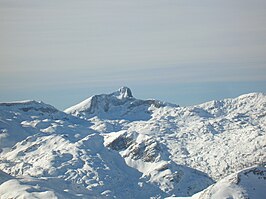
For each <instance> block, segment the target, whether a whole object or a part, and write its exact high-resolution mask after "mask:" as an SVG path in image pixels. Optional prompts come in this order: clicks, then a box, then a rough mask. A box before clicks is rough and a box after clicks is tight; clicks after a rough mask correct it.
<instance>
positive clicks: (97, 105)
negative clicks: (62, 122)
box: [65, 87, 177, 121]
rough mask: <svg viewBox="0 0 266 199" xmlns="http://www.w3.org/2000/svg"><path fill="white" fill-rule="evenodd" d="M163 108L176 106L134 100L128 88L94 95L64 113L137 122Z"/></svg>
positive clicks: (148, 117)
mask: <svg viewBox="0 0 266 199" xmlns="http://www.w3.org/2000/svg"><path fill="white" fill-rule="evenodd" d="M165 106H171V107H176V106H177V105H174V104H170V103H166V102H161V101H158V100H140V99H136V98H134V97H133V95H132V92H131V90H130V89H129V88H128V87H121V88H120V89H119V90H118V91H116V92H113V93H111V94H101V95H94V96H92V97H90V98H88V99H86V100H84V101H83V102H81V103H79V104H77V105H75V106H72V107H70V108H68V109H66V110H65V112H66V113H68V114H72V115H75V116H78V117H81V118H86V119H89V118H92V117H94V116H98V117H100V118H102V119H111V120H115V119H119V120H129V121H139V120H149V119H150V118H151V110H152V109H154V108H160V107H165Z"/></svg>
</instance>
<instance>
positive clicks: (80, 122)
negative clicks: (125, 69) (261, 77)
mask: <svg viewBox="0 0 266 199" xmlns="http://www.w3.org/2000/svg"><path fill="white" fill-rule="evenodd" d="M265 135H266V95H265V94H263V93H250V94H246V95H242V96H240V97H238V98H235V99H224V100H220V101H210V102H207V103H204V104H200V105H196V106H189V107H180V106H178V105H175V104H171V103H167V102H161V101H158V100H154V99H148V100H141V99H136V98H134V97H133V94H132V92H131V90H130V89H129V88H127V87H122V88H120V89H119V90H118V91H116V92H113V93H111V94H101V95H95V96H92V97H90V98H88V99H86V100H84V101H83V102H81V103H79V104H77V105H74V106H72V107H70V108H68V109H66V110H65V111H64V112H62V111H59V110H57V109H56V108H54V107H53V106H51V105H48V104H45V103H43V102H37V101H20V102H10V103H0V150H1V154H0V170H1V171H0V196H1V197H0V198H165V197H188V196H192V195H193V194H196V193H198V192H200V191H202V192H201V193H198V194H196V195H194V196H192V198H193V199H194V198H195V199H196V198H197V199H209V198H215V199H219V198H234V199H238V198H239V199H240V198H249V199H252V198H253V199H262V198H264V197H265V194H263V193H264V192H263V191H262V190H266V170H265V164H266V136H265ZM216 181H217V183H215V182H216ZM251 185H252V186H251Z"/></svg>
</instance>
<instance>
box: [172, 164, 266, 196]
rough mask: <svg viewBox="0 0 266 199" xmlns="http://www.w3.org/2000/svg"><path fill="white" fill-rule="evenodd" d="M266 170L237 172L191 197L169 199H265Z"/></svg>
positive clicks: (255, 168)
mask: <svg viewBox="0 0 266 199" xmlns="http://www.w3.org/2000/svg"><path fill="white" fill-rule="evenodd" d="M265 190H266V168H265V167H260V166H255V167H251V168H246V169H243V170H241V171H238V172H235V173H233V174H231V175H229V176H227V177H225V178H223V179H221V180H219V181H218V182H217V183H215V184H214V185H211V186H210V187H208V188H207V189H205V190H203V191H201V192H199V193H197V194H195V195H193V196H191V197H167V199H225V198H233V199H264V198H265Z"/></svg>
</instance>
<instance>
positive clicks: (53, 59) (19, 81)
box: [0, 0, 266, 110]
mask: <svg viewBox="0 0 266 199" xmlns="http://www.w3.org/2000/svg"><path fill="white" fill-rule="evenodd" d="M0 16H1V18H0V28H1V31H0V42H1V46H0V92H1V95H0V101H14V100H23V99H35V100H42V101H44V102H46V103H49V104H51V105H53V106H55V107H56V108H59V109H61V110H62V109H64V108H67V107H69V106H71V105H74V104H76V103H78V102H79V101H81V100H84V99H85V98H87V97H89V96H91V95H95V94H101V93H110V92H113V91H115V90H117V89H118V88H119V87H121V86H128V87H129V88H131V90H132V92H133V95H134V96H135V97H136V98H141V99H147V98H155V99H159V100H163V101H168V102H172V103H176V104H179V105H181V106H186V105H193V104H199V103H202V102H205V101H209V100H214V99H223V98H229V97H236V96H239V95H241V94H244V93H250V92H266V56H265V52H266V23H265V21H266V2H265V1H263V0H255V1H240V0H236V1H233V2H232V1H219V2H216V1H215V2H214V1H211V0H205V1H201V2H198V1H196V0H192V1H189V2H188V1H169V0H166V1H165V0H164V1H163V0H153V1H152V0H147V1H140V0H137V1H128V0H112V1H109V0H98V1H92V0H90V1H82V0H80V1H75V2H73V1H69V0H65V1H63V0H59V1H56V2H55V1H52V0H48V1H41V0H25V1H23V2H21V1H17V0H0Z"/></svg>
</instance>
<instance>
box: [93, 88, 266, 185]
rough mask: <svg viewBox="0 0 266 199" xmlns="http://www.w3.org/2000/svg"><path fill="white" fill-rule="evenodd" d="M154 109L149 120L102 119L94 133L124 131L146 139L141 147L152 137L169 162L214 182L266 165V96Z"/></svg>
mask: <svg viewBox="0 0 266 199" xmlns="http://www.w3.org/2000/svg"><path fill="white" fill-rule="evenodd" d="M121 108H123V107H121ZM150 110H151V118H150V119H149V120H147V121H133V122H130V121H124V120H107V119H105V118H101V115H99V116H97V118H95V117H94V118H91V119H89V121H90V122H92V123H93V124H94V125H93V126H92V128H93V129H95V130H97V131H99V132H102V133H103V134H105V135H106V136H109V137H110V136H111V135H114V136H115V135H117V134H116V133H115V132H117V133H118V134H119V132H120V131H126V132H127V136H128V137H138V136H139V137H142V138H143V141H139V142H145V139H144V138H145V136H148V137H151V138H152V139H153V140H155V141H156V142H158V143H160V145H163V146H164V148H165V150H167V151H168V152H169V155H168V157H169V159H170V160H171V161H173V162H175V163H177V164H180V165H185V166H188V167H191V168H194V169H197V170H200V171H203V172H204V173H207V174H208V175H210V176H211V177H212V178H213V179H215V180H219V179H221V178H223V177H225V176H227V175H228V174H230V173H233V172H235V171H238V170H239V169H242V168H245V167H248V166H252V165H255V164H257V163H262V162H266V153H265V148H266V137H265V136H266V135H265V134H266V96H265V95H264V94H262V93H251V94H247V95H242V96H240V97H238V98H235V99H225V100H220V101H211V102H207V103H204V104H201V105H197V106H191V107H172V106H164V107H158V108H154V107H153V108H150ZM110 133H112V134H110ZM131 134H132V135H131ZM144 135H145V136H144ZM138 140H140V139H138ZM134 145H136V142H134ZM144 145H145V144H144ZM147 145H149V144H147ZM133 150H134V147H133V145H132V144H127V145H126V146H125V147H124V148H123V149H119V150H118V151H127V153H130V152H128V151H133ZM121 154H122V155H124V154H125V153H124V152H122V153H121ZM131 154H134V153H133V152H131ZM132 158H134V157H133V156H132ZM127 159H128V156H127V158H126V160H127ZM127 162H128V161H127Z"/></svg>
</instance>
